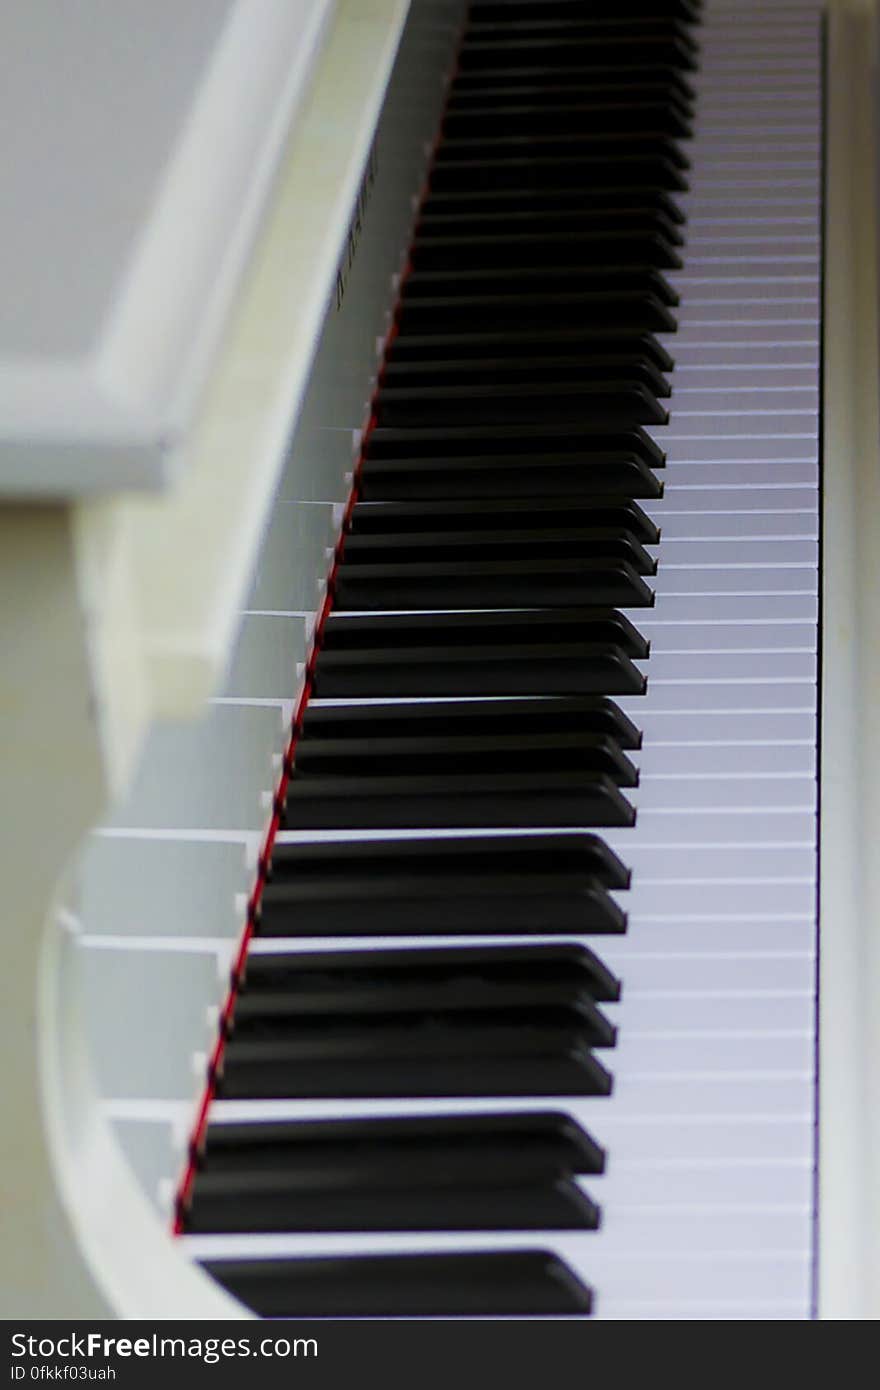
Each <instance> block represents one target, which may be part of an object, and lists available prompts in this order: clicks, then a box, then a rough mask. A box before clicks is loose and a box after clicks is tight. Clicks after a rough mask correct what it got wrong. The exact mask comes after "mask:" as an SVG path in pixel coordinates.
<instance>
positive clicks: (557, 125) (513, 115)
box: [443, 88, 691, 140]
mask: <svg viewBox="0 0 880 1390" xmlns="http://www.w3.org/2000/svg"><path fill="white" fill-rule="evenodd" d="M639 130H651V131H654V132H656V134H658V135H665V136H669V137H671V138H672V139H676V140H680V139H686V138H687V137H688V136H689V135H690V133H691V122H690V120H689V112H688V108H687V105H686V104H684V103H679V102H676V101H674V100H673V101H670V100H668V99H665V100H662V101H650V100H647V99H643V100H642V101H634V102H631V103H626V102H622V101H617V100H615V99H614V97H613V96H610V95H609V97H607V98H606V100H605V101H604V102H603V101H593V100H591V99H590V94H589V93H588V92H585V93H583V94H579V93H576V92H573V91H571V89H570V88H569V89H563V90H562V91H561V92H560V93H558V94H556V97H555V100H554V99H553V97H552V96H551V94H550V93H549V92H546V91H545V92H544V93H542V94H541V98H540V99H535V98H533V97H532V95H531V94H530V93H529V91H528V89H526V90H524V91H522V92H521V93H520V94H511V95H510V96H503V95H502V96H499V95H498V94H497V93H496V94H495V95H494V100H488V99H487V98H486V97H482V98H481V97H480V96H479V95H478V94H477V93H474V95H473V96H472V97H470V98H468V97H465V98H459V99H458V100H453V101H451V102H450V103H449V105H448V106H447V108H446V114H445V115H444V117H443V131H444V134H445V135H446V136H447V137H449V138H452V139H454V138H456V137H458V138H462V137H465V138H466V137H470V136H474V135H518V134H523V135H533V134H545V133H546V134H553V133H561V134H564V133H565V132H567V131H573V132H589V133H592V132H594V131H596V132H599V131H609V132H612V131H614V132H618V133H624V132H630V131H639Z"/></svg>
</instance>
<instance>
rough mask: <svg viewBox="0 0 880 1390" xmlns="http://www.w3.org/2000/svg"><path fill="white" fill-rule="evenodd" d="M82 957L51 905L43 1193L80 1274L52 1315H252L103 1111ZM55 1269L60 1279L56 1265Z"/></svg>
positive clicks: (41, 1023) (43, 1037) (66, 1280)
mask: <svg viewBox="0 0 880 1390" xmlns="http://www.w3.org/2000/svg"><path fill="white" fill-rule="evenodd" d="M80 954H81V953H80V952H78V951H77V948H76V942H75V938H74V936H73V935H72V933H71V932H70V931H69V930H68V929H66V927H65V923H64V913H63V911H54V912H53V913H52V918H51V920H50V922H49V925H48V928H47V930H46V932H45V934H44V937H43V946H42V950H41V951H40V954H39V961H38V978H37V982H36V984H37V989H38V1039H39V1046H38V1065H39V1074H40V1082H41V1101H42V1107H41V1108H42V1117H41V1119H42V1123H43V1124H44V1126H45V1135H46V1143H47V1146H48V1151H49V1156H50V1159H51V1168H52V1175H53V1177H54V1184H53V1191H52V1192H51V1193H49V1194H47V1198H48V1203H47V1204H48V1207H49V1212H48V1214H49V1217H50V1219H51V1220H52V1221H53V1222H54V1224H55V1231H54V1254H55V1258H56V1259H57V1257H58V1242H59V1238H60V1239H61V1241H63V1244H64V1245H67V1244H68V1243H69V1245H70V1249H69V1250H66V1251H65V1250H64V1249H63V1246H62V1254H64V1255H66V1256H67V1258H66V1260H65V1261H64V1264H66V1265H67V1266H68V1269H70V1267H71V1266H72V1267H73V1269H75V1277H74V1278H73V1279H71V1277H70V1272H68V1273H67V1274H65V1275H64V1276H63V1280H62V1282H63V1290H62V1289H60V1288H57V1289H56V1294H55V1301H54V1304H53V1303H52V1300H48V1302H49V1305H50V1307H52V1309H53V1311H54V1312H55V1313H56V1314H57V1311H58V1309H59V1308H60V1307H63V1308H64V1309H65V1314H66V1316H68V1317H73V1316H80V1317H84V1316H87V1315H91V1316H96V1315H99V1314H102V1313H103V1315H104V1316H114V1317H119V1318H147V1319H164V1318H181V1317H184V1318H187V1319H199V1318H205V1319H224V1320H226V1319H232V1320H234V1319H249V1318H252V1317H253V1314H252V1313H250V1312H249V1310H248V1309H246V1308H245V1307H244V1306H243V1305H242V1304H240V1303H239V1302H237V1300H235V1299H234V1298H231V1297H230V1296H229V1295H228V1294H227V1293H226V1292H225V1290H223V1289H222V1288H221V1287H220V1285H218V1284H216V1283H215V1282H214V1280H213V1279H211V1278H209V1277H208V1275H206V1274H204V1273H203V1272H202V1271H201V1269H200V1268H199V1267H198V1266H197V1265H195V1264H193V1263H192V1262H191V1261H190V1260H189V1259H187V1257H186V1256H185V1255H184V1254H183V1251H182V1249H181V1248H180V1247H179V1246H178V1245H177V1244H176V1242H175V1240H174V1238H173V1236H172V1235H171V1233H170V1231H169V1230H168V1229H167V1227H165V1226H163V1225H162V1224H161V1223H160V1222H158V1221H157V1219H156V1213H155V1210H154V1209H153V1207H151V1205H150V1204H149V1202H148V1201H147V1199H146V1197H145V1196H144V1193H143V1192H142V1190H141V1188H140V1185H139V1183H138V1182H137V1180H136V1178H135V1176H134V1174H133V1172H132V1171H131V1169H130V1168H129V1166H128V1164H127V1162H126V1161H125V1159H124V1157H123V1155H122V1153H121V1151H120V1149H119V1145H118V1143H117V1141H116V1138H115V1136H114V1134H113V1133H112V1131H111V1128H110V1125H109V1124H108V1122H107V1120H106V1119H105V1117H104V1115H103V1113H102V1111H101V1108H100V1103H99V1098H98V1094H97V1090H96V1087H95V1084H94V1078H93V1073H92V1066H91V1061H90V1057H89V1049H88V1046H87V1041H86V1033H85V1028H84V1026H83V1022H82V1021H81V1020H80V1019H78V1018H77V1011H78V1009H79V1008H80V1001H81V1000H82V997H83V991H82V990H81V989H79V988H77V984H78V982H77V980H76V973H77V957H78V956H79V955H80ZM56 1194H57V1195H56ZM53 1207H54V1208H55V1210H54V1211H53V1210H52V1208H53ZM59 1208H60V1210H59ZM63 1267H64V1266H63V1265H62V1266H61V1268H63ZM54 1274H55V1279H56V1282H57V1278H58V1266H56V1267H55V1270H54ZM30 1316H33V1311H32V1310H30Z"/></svg>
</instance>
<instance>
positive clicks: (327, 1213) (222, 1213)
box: [182, 1112, 604, 1233]
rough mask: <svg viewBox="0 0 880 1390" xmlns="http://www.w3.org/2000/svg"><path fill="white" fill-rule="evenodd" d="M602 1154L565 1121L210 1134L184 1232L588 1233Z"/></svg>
mask: <svg viewBox="0 0 880 1390" xmlns="http://www.w3.org/2000/svg"><path fill="white" fill-rule="evenodd" d="M603 1164H604V1154H603V1153H602V1150H601V1149H600V1148H599V1147H598V1145H596V1144H595V1143H594V1142H593V1141H592V1139H590V1138H589V1136H588V1135H587V1134H585V1133H584V1131H583V1130H582V1129H580V1127H579V1126H578V1125H577V1124H575V1122H574V1121H573V1120H572V1119H571V1117H570V1116H567V1115H565V1114H562V1113H555V1114H554V1113H552V1112H551V1113H546V1112H545V1113H541V1112H537V1113H534V1114H531V1115H530V1114H517V1113H513V1114H503V1113H498V1114H487V1115H442V1116H430V1117H426V1118H422V1117H415V1118H412V1119H410V1118H403V1119H378V1120H376V1119H372V1120H341V1121H340V1120H331V1121H318V1122H314V1121H313V1122H306V1123H301V1122H299V1123H281V1124H273V1123H271V1122H270V1123H268V1124H266V1123H258V1124H253V1123H251V1124H236V1125H224V1124H220V1125H217V1124H214V1125H211V1126H209V1129H208V1132H207V1136H206V1142H205V1145H204V1149H203V1152H202V1154H201V1155H200V1156H199V1160H198V1173H197V1177H196V1182H195V1188H194V1193H193V1198H192V1201H191V1203H190V1204H189V1207H188V1209H187V1210H186V1211H185V1212H184V1213H182V1215H183V1222H184V1229H185V1230H186V1231H187V1233H195V1232H210V1231H230V1232H231V1231H242V1232H245V1231H316V1230H324V1231H345V1230H355V1231H402V1230H422V1231H433V1230H447V1231H449V1230H505V1229H506V1230H520V1231H522V1230H553V1229H557V1230H560V1229H587V1230H589V1229H595V1228H596V1227H597V1226H598V1224H599V1211H598V1208H597V1207H596V1205H595V1204H594V1203H593V1202H592V1201H591V1200H590V1198H589V1197H588V1196H587V1195H586V1193H584V1192H582V1191H581V1190H580V1188H579V1187H578V1186H577V1184H576V1183H574V1182H572V1180H571V1179H572V1174H573V1173H575V1172H601V1171H602V1167H603Z"/></svg>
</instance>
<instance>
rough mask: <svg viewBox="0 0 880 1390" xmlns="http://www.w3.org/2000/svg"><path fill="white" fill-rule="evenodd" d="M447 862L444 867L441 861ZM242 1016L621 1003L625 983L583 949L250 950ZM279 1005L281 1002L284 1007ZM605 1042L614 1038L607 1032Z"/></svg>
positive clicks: (243, 980)
mask: <svg viewBox="0 0 880 1390" xmlns="http://www.w3.org/2000/svg"><path fill="white" fill-rule="evenodd" d="M441 862H442V861H441ZM239 986H240V993H239V997H238V999H237V1001H236V1012H235V1018H236V1020H238V1019H239V1017H240V1011H241V1012H242V1013H244V1014H245V1015H247V1013H248V1009H249V1007H250V1006H251V1005H252V1004H253V1007H252V1008H250V1013H251V1015H253V1014H254V1013H255V1012H256V1013H257V1014H258V1013H259V1011H260V1009H261V1008H265V1007H268V1006H267V1005H266V1002H265V1001H266V1000H267V999H268V1000H270V1001H273V1002H272V1007H273V1008H274V1009H275V1011H277V1010H278V1009H279V1008H281V1009H282V1011H283V1010H284V1009H286V1010H287V1012H288V1013H289V1014H290V1015H291V1016H292V1017H293V1019H294V1022H295V1020H296V1017H297V1016H299V1015H314V1014H331V1013H338V1014H341V1015H343V1016H345V1017H346V1018H347V1017H348V1016H350V1015H352V1014H356V1013H357V1014H372V1013H377V1014H386V1013H388V1012H392V1013H398V1012H412V1011H413V1010H414V1009H425V1008H443V1009H453V1010H456V1009H472V1008H474V1007H477V1006H479V1007H482V1008H511V1007H514V1006H517V1007H520V1006H522V1007H528V1006H530V1005H534V1006H535V1007H538V1006H549V1005H554V1004H556V1003H558V1002H559V999H560V998H563V999H564V1001H565V1002H566V1003H568V1002H570V1001H572V1000H574V1001H576V1002H578V1003H584V1004H585V1006H586V1002H587V1001H593V1000H596V1001H600V1002H601V1001H604V1002H610V1003H615V1002H616V1001H617V1000H618V999H619V998H620V983H619V981H618V980H617V979H615V977H614V976H613V975H612V974H611V972H610V971H609V970H607V969H606V967H605V966H604V965H603V964H602V962H601V961H600V960H599V959H598V957H597V956H595V955H594V954H593V952H592V951H590V950H588V949H587V947H586V946H581V945H577V946H570V945H564V946H558V945H550V946H545V945H538V946H454V947H451V946H441V947H434V948H430V949H424V948H421V947H419V948H418V949H416V950H413V949H412V948H410V947H407V948H405V949H398V950H392V951H385V950H383V951H318V952H308V953H302V952H287V953H285V954H283V955H263V954H262V953H256V952H251V953H250V955H249V956H248V959H247V962H246V965H245V969H244V972H243V975H242V978H241V980H240V981H239ZM279 1001H280V1002H279ZM603 1038H604V1040H605V1041H606V1042H610V1041H611V1040H612V1039H611V1035H610V1034H608V1033H607V1030H603Z"/></svg>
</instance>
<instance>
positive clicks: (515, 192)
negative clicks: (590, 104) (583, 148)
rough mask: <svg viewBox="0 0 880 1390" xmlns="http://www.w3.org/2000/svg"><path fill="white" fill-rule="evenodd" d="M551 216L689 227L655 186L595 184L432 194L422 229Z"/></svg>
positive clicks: (423, 209) (625, 224)
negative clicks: (652, 220)
mask: <svg viewBox="0 0 880 1390" xmlns="http://www.w3.org/2000/svg"><path fill="white" fill-rule="evenodd" d="M509 213H510V214H513V215H514V216H517V217H535V216H542V217H546V216H549V215H550V214H554V215H559V214H564V215H565V216H567V217H580V218H589V219H591V220H595V219H597V218H604V219H605V220H606V222H608V221H610V220H611V218H612V217H613V218H617V219H619V220H620V223H621V225H622V226H623V227H624V228H626V227H633V226H635V227H638V226H640V225H645V226H646V225H647V221H645V222H644V223H642V222H640V221H639V220H638V219H639V218H646V219H647V218H648V217H654V216H661V217H664V218H666V220H667V221H668V222H670V223H672V225H673V226H675V225H681V224H682V223H683V222H684V214H683V212H682V211H681V208H680V207H679V206H678V203H677V202H676V201H675V199H674V198H672V197H670V195H669V194H668V193H666V192H664V190H663V189H662V188H657V187H656V186H655V185H654V184H651V185H649V186H647V187H645V188H627V187H617V188H603V187H592V186H591V185H584V186H576V185H572V186H571V187H568V188H518V189H517V188H514V189H503V188H501V189H496V188H491V189H490V188H486V187H482V188H479V189H472V190H470V191H467V190H464V191H457V192H455V193H443V192H436V191H433V190H429V192H428V194H427V196H426V198H425V199H424V201H423V203H422V207H421V214H420V221H419V228H421V227H423V226H424V224H425V221H426V220H431V221H436V222H440V221H444V220H448V219H452V218H460V217H477V216H479V217H495V218H498V217H503V216H506V215H507V214H509Z"/></svg>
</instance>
